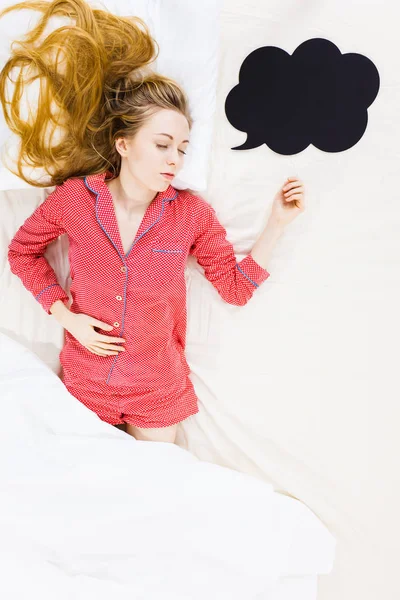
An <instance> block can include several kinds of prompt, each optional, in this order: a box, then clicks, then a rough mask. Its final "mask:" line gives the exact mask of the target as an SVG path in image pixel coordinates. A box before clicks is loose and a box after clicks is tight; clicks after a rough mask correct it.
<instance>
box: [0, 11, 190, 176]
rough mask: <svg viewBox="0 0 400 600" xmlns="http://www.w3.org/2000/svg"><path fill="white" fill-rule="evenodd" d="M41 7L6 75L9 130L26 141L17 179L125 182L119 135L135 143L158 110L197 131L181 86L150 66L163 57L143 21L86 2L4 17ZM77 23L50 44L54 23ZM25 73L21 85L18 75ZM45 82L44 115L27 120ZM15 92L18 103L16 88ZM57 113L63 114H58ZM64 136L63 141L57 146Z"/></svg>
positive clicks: (1, 78) (0, 91)
mask: <svg viewBox="0 0 400 600" xmlns="http://www.w3.org/2000/svg"><path fill="white" fill-rule="evenodd" d="M21 9H33V10H36V11H39V12H41V13H42V16H41V18H40V20H39V22H38V24H37V25H36V26H35V27H34V28H33V29H32V30H31V31H30V32H28V33H27V34H26V36H25V37H24V38H23V39H22V40H20V41H14V42H13V44H12V52H11V56H10V58H9V60H8V61H7V63H6V64H5V66H4V67H3V69H2V70H1V73H0V100H1V103H2V107H3V111H4V116H5V120H6V122H7V125H8V127H9V128H10V129H11V131H12V132H13V133H15V134H16V135H17V136H18V137H19V139H20V147H19V152H18V156H17V158H16V159H15V170H14V169H12V168H10V167H9V168H10V171H12V172H13V173H14V174H15V175H17V176H18V177H20V178H21V179H23V180H24V181H26V182H27V183H28V184H30V185H34V186H37V187H46V186H49V185H51V186H52V185H60V184H62V183H63V182H64V181H65V180H66V179H68V178H70V177H83V176H85V175H91V174H97V173H102V172H104V171H105V170H111V171H112V172H113V173H114V175H115V176H118V174H119V171H120V167H121V157H120V155H119V153H118V151H117V150H116V148H115V140H116V139H117V138H118V137H132V136H134V135H135V133H136V132H137V131H138V130H139V129H140V127H141V126H142V125H143V124H144V123H145V121H146V120H147V119H148V118H149V117H150V116H152V115H153V114H154V113H155V112H156V111H158V110H160V109H162V108H166V109H172V110H176V111H178V112H180V113H181V114H183V115H184V116H185V117H186V119H187V121H188V124H189V128H191V127H192V124H193V122H192V118H191V115H190V111H189V106H188V99H187V97H186V95H185V93H184V91H183V90H182V88H181V87H180V86H179V85H178V83H177V82H175V81H174V80H172V79H170V78H168V77H164V76H162V75H160V74H158V73H155V72H152V71H150V70H147V71H146V67H148V65H149V64H150V63H151V62H152V61H154V60H155V59H156V58H157V56H158V52H159V47H158V44H157V42H156V41H155V40H154V38H152V36H151V35H150V32H149V29H148V27H147V25H146V23H145V22H144V21H143V20H142V19H140V18H139V17H118V16H115V15H113V14H111V13H109V12H107V11H106V10H99V9H95V8H91V7H90V6H89V4H87V3H86V2H85V1H84V0H53V1H52V2H46V1H42V0H39V1H31V2H21V3H18V4H14V5H11V6H9V7H8V8H6V9H4V10H3V11H2V12H0V18H1V17H2V16H4V15H6V14H7V13H10V12H12V11H14V10H21ZM54 16H58V17H69V18H70V19H72V20H73V21H74V23H72V24H69V25H63V26H61V27H58V28H57V29H55V30H54V31H52V32H51V33H49V34H48V35H47V36H46V37H45V39H44V40H41V39H40V38H41V36H42V34H43V32H44V30H45V28H46V27H47V25H48V23H49V20H50V19H51V18H52V17H54ZM14 69H18V70H19V72H18V75H17V77H16V78H15V80H12V79H11V73H12V72H13V70H14ZM36 80H39V83H40V86H39V94H38V102H37V108H36V112H33V111H32V110H31V108H30V115H29V116H28V118H27V119H23V118H22V117H21V107H22V105H21V101H22V98H23V93H24V91H26V88H27V86H29V85H30V84H31V83H33V82H34V81H36ZM10 83H12V84H13V86H14V90H13V94H12V96H11V99H9V96H8V91H9V90H8V86H9V84H10ZM54 107H55V109H56V110H54ZM57 133H59V134H60V133H62V135H61V137H60V139H58V140H56V141H55V142H53V139H54V137H55V136H56V134H57ZM25 167H30V168H40V169H44V171H45V173H46V174H48V175H49V178H50V180H49V181H48V182H39V181H35V180H33V179H31V178H30V177H28V176H27V175H26V174H25V173H24V171H23V169H24V168H25Z"/></svg>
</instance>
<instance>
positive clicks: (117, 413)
mask: <svg viewBox="0 0 400 600" xmlns="http://www.w3.org/2000/svg"><path fill="white" fill-rule="evenodd" d="M62 380H63V383H64V385H65V387H66V388H67V390H68V391H69V393H70V394H72V396H74V397H75V398H76V399H77V400H79V401H80V402H82V404H84V405H85V406H87V408H89V409H90V410H92V411H93V412H95V413H96V414H97V415H98V417H100V419H101V420H102V421H106V423H110V424H111V425H118V424H120V423H129V424H130V425H134V426H136V427H141V428H156V427H169V426H171V425H175V424H176V423H179V422H180V421H183V420H184V419H186V418H187V417H189V416H191V415H194V414H196V413H198V412H199V408H198V404H197V396H196V394H195V391H194V388H193V384H192V382H191V380H190V379H189V377H186V378H185V380H184V382H183V384H182V385H181V386H179V387H178V389H175V390H173V391H171V390H166V391H165V390H158V389H154V388H153V389H151V388H141V389H139V388H135V387H133V386H132V387H130V386H129V387H127V386H113V385H109V384H106V383H105V382H95V381H92V380H87V379H85V378H76V377H74V379H73V380H72V381H71V380H69V379H66V378H65V377H64V376H63V377H62Z"/></svg>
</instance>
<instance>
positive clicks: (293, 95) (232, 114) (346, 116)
mask: <svg viewBox="0 0 400 600" xmlns="http://www.w3.org/2000/svg"><path fill="white" fill-rule="evenodd" d="M378 90H379V73H378V70H377V68H376V67H375V65H374V63H373V62H372V61H371V60H370V59H369V58H367V57H366V56H363V55H362V54H356V53H353V52H349V53H347V54H342V53H341V52H340V50H339V48H338V47H337V46H335V44H333V43H332V42H330V41H329V40H326V39H323V38H313V39H310V40H306V41H305V42H303V43H302V44H300V46H298V47H297V48H296V50H295V51H294V52H293V54H292V55H290V54H288V53H287V52H285V50H282V49H281V48H278V47H276V46H264V47H262V48H257V50H254V51H253V52H251V54H249V55H248V56H247V57H246V58H245V60H244V61H243V63H242V66H241V68H240V71H239V84H238V85H236V86H235V87H234V88H233V89H232V90H231V91H230V92H229V94H228V96H227V98H226V101H225V112H226V116H227V118H228V121H229V122H230V124H231V125H233V127H235V128H236V129H238V130H240V131H245V132H246V133H247V140H246V141H245V142H244V144H242V145H241V146H236V147H235V148H232V150H250V149H252V148H256V147H257V146H261V145H262V144H266V145H267V146H268V147H269V148H270V149H271V150H273V151H274V152H277V153H278V154H284V155H289V154H297V153H298V152H301V151H302V150H304V149H305V148H307V146H309V145H310V144H312V145H313V146H315V147H316V148H319V149H320V150H323V151H324V152H342V151H343V150H347V149H348V148H351V147H352V146H354V145H355V144H356V143H357V142H358V141H359V140H360V139H361V137H362V135H363V133H364V131H365V130H366V127H367V122H368V112H367V109H368V107H369V106H370V105H371V104H372V102H373V101H374V100H375V98H376V96H377V94H378Z"/></svg>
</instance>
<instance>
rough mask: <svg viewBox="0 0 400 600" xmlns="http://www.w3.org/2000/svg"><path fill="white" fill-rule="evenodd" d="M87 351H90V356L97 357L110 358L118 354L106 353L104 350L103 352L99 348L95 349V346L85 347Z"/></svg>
mask: <svg viewBox="0 0 400 600" xmlns="http://www.w3.org/2000/svg"><path fill="white" fill-rule="evenodd" d="M87 349H88V350H90V352H92V354H97V355H98V356H110V355H113V354H118V352H114V351H111V352H107V351H106V350H103V349H101V348H97V347H96V346H87Z"/></svg>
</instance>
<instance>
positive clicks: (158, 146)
mask: <svg viewBox="0 0 400 600" xmlns="http://www.w3.org/2000/svg"><path fill="white" fill-rule="evenodd" d="M156 146H157V148H168V146H162V145H161V144H156ZM179 152H181V153H182V154H186V152H184V151H183V150H179Z"/></svg>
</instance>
